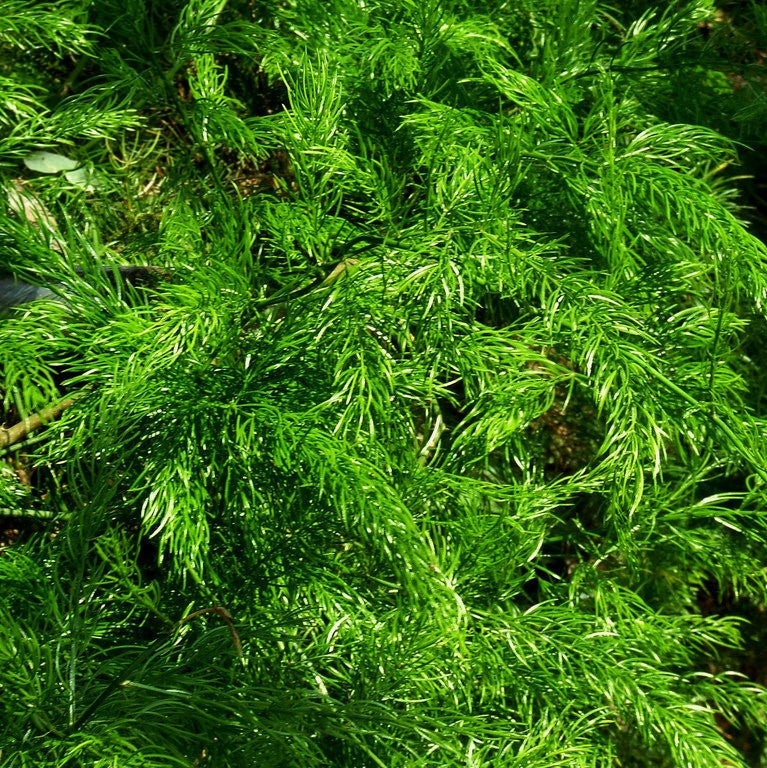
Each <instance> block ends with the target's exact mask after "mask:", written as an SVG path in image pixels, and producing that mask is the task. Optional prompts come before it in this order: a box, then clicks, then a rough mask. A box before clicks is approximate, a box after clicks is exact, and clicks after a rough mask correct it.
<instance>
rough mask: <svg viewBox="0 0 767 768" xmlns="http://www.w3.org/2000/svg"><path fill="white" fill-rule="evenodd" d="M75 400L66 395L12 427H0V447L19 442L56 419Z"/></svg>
mask: <svg viewBox="0 0 767 768" xmlns="http://www.w3.org/2000/svg"><path fill="white" fill-rule="evenodd" d="M74 402H75V398H74V397H68V398H66V400H62V401H61V402H60V403H58V404H57V405H52V406H50V407H49V408H43V410H42V411H40V412H39V413H33V414H32V415H31V416H28V417H27V418H26V419H22V420H21V421H20V422H18V423H17V424H14V425H13V426H12V427H8V428H7V429H6V428H5V427H0V448H7V447H8V446H10V445H14V443H19V442H21V441H22V440H23V439H24V438H25V437H26V436H27V435H28V434H29V433H30V432H34V431H35V430H36V429H40V427H44V426H46V425H47V424H49V423H50V422H51V421H54V420H55V419H57V418H58V417H59V416H61V414H62V413H63V412H64V411H65V410H66V409H67V408H69V406H70V405H72V404H73V403H74Z"/></svg>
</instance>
